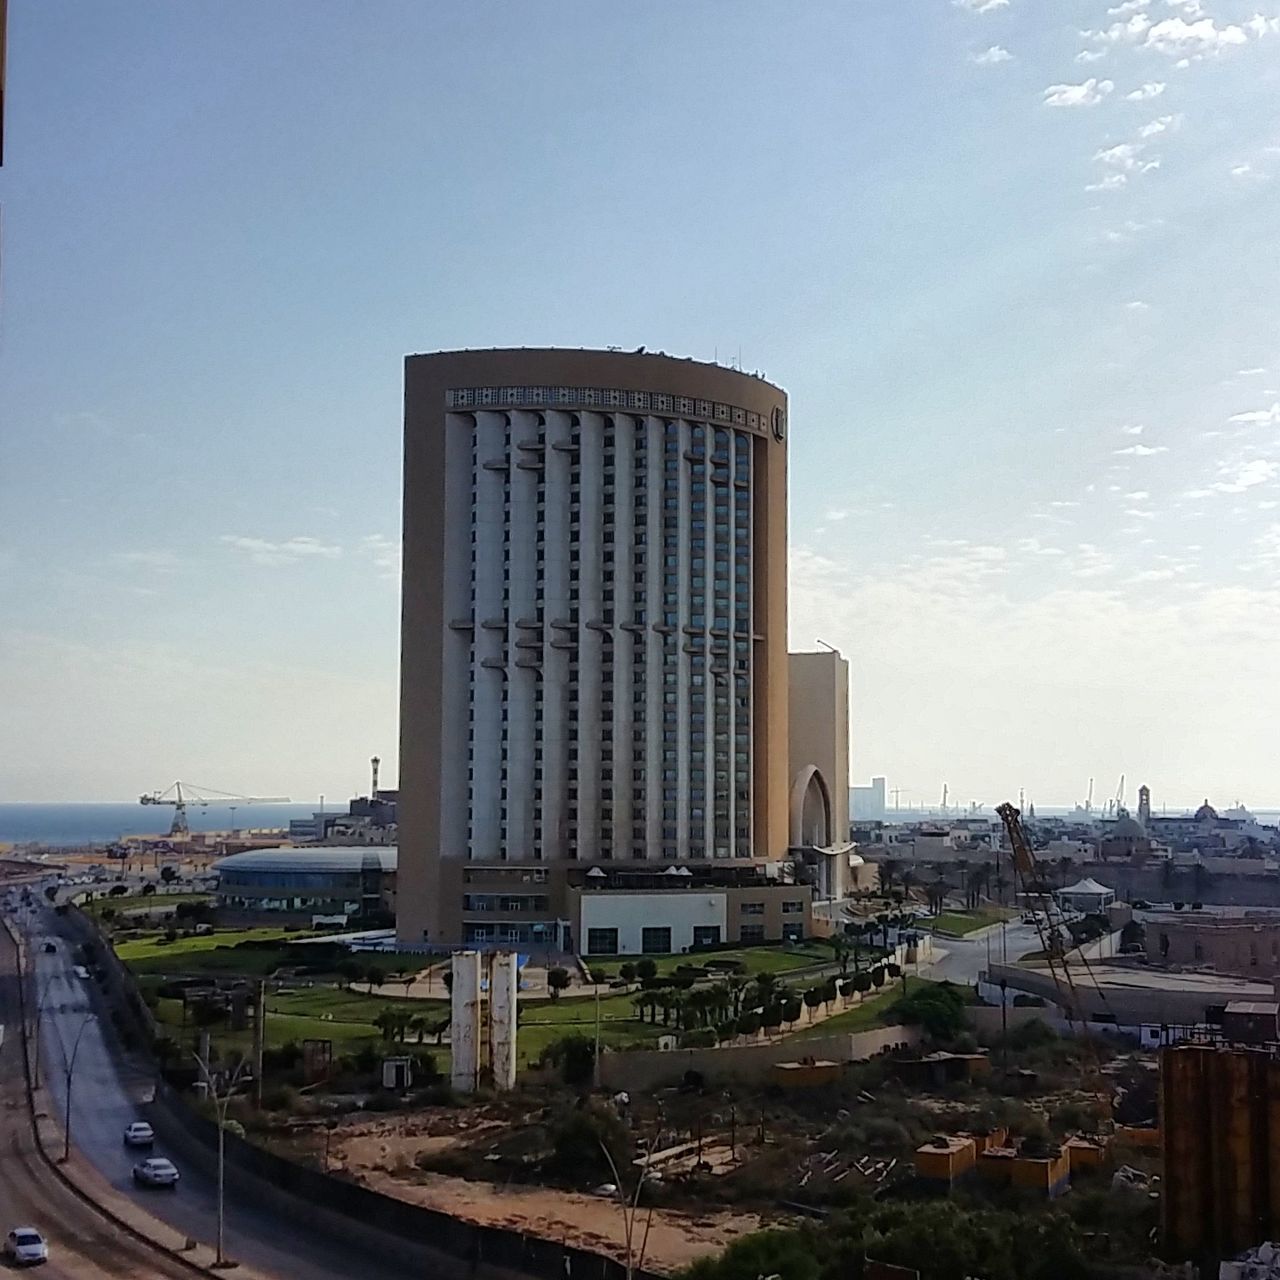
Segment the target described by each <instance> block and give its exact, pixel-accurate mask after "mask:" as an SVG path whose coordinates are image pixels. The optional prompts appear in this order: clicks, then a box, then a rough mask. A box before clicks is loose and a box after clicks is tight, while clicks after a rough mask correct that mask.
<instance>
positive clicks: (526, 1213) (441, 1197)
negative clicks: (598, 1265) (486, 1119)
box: [333, 1123, 761, 1271]
mask: <svg viewBox="0 0 1280 1280" xmlns="http://www.w3.org/2000/svg"><path fill="white" fill-rule="evenodd" d="M474 1134H475V1129H474V1128H473V1129H472V1131H471V1136H472V1137H474ZM453 1141H454V1139H453V1138H452V1137H451V1136H450V1135H445V1134H434V1135H427V1134H408V1135H405V1134H402V1133H401V1132H400V1130H399V1128H398V1126H396V1125H395V1124H394V1123H380V1124H378V1125H374V1126H370V1127H368V1128H366V1129H364V1130H362V1131H360V1132H357V1133H354V1134H352V1135H351V1136H350V1137H347V1138H345V1139H344V1140H343V1141H342V1142H341V1143H339V1142H338V1141H336V1140H335V1141H334V1143H333V1157H334V1163H335V1165H336V1164H338V1163H339V1162H341V1164H342V1165H344V1166H345V1167H346V1168H347V1169H348V1170H349V1171H350V1172H351V1173H352V1174H354V1175H355V1176H356V1177H357V1178H358V1179H359V1180H360V1181H361V1182H362V1183H364V1184H365V1185H366V1186H368V1187H371V1188H373V1189H374V1190H377V1191H381V1192H383V1193H384V1194H386V1195H391V1196H395V1197H397V1198H398V1199H400V1200H408V1201H411V1202H412V1203H414V1204H421V1205H426V1206H428V1207H429V1208H432V1209H439V1210H441V1211H442V1212H445V1213H449V1214H452V1215H453V1216H455V1217H458V1218H462V1219H464V1220H466V1221H468V1222H476V1223H482V1224H484V1225H487V1226H505V1227H511V1228H513V1229H515V1230H517V1231H526V1232H528V1233H530V1234H531V1235H539V1236H543V1237H545V1238H547V1239H552V1240H560V1241H566V1242H568V1243H570V1244H575V1245H580V1246H581V1247H583V1248H587V1249H595V1250H598V1251H599V1252H602V1253H609V1254H612V1255H613V1256H614V1257H617V1258H622V1257H623V1255H624V1251H625V1235H626V1233H625V1228H624V1224H623V1215H622V1210H621V1209H620V1207H619V1206H618V1203H617V1201H616V1200H611V1199H603V1198H601V1197H597V1196H591V1195H584V1194H582V1193H580V1192H574V1191H561V1190H559V1189H556V1188H550V1187H537V1186H527V1185H506V1186H501V1185H498V1184H495V1183H487V1182H473V1181H471V1180H469V1179H465V1178H453V1177H447V1176H445V1175H444V1174H438V1173H424V1172H420V1171H419V1170H418V1169H417V1168H416V1167H415V1166H414V1164H413V1161H414V1158H415V1157H416V1156H417V1155H418V1154H420V1153H421V1152H424V1151H439V1150H442V1149H443V1148H445V1147H447V1146H449V1145H451V1144H452V1142H453ZM646 1217H647V1213H646V1212H644V1211H642V1212H641V1213H640V1214H639V1216H638V1218H637V1225H636V1241H637V1245H636V1247H637V1249H638V1247H639V1246H638V1241H639V1239H640V1238H641V1237H642V1236H643V1233H644V1229H645V1223H646ZM760 1226H761V1221H760V1218H759V1217H758V1215H756V1214H752V1213H741V1212H725V1211H704V1212H699V1213H682V1212H680V1211H678V1210H675V1209H654V1211H653V1216H652V1220H651V1222H650V1223H649V1238H648V1243H647V1249H646V1252H645V1259H644V1262H645V1267H646V1268H647V1269H649V1270H653V1271H675V1270H678V1269H679V1268H680V1267H683V1266H686V1265H688V1263H690V1262H692V1261H693V1260H694V1259H695V1258H700V1257H702V1256H703V1255H704V1254H711V1253H718V1252H719V1251H720V1250H721V1249H723V1248H724V1247H725V1245H727V1244H729V1243H730V1242H731V1241H733V1240H736V1239H737V1238H738V1237H739V1236H744V1235H747V1234H749V1233H750V1232H752V1231H757V1230H759V1228H760Z"/></svg>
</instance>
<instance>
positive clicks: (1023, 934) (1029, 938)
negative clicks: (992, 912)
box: [925, 921, 1040, 984]
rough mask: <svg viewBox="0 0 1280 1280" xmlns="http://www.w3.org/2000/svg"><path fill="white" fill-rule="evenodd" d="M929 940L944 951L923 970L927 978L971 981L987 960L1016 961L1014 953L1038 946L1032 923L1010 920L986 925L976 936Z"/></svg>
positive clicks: (1034, 948) (976, 977)
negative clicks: (987, 927)
mask: <svg viewBox="0 0 1280 1280" xmlns="http://www.w3.org/2000/svg"><path fill="white" fill-rule="evenodd" d="M933 944H934V946H935V947H937V949H938V950H939V951H945V952H946V953H947V954H946V955H945V956H943V957H942V959H940V960H937V961H935V962H934V963H933V964H932V965H931V966H930V967H929V969H928V970H927V971H926V973H925V976H926V977H930V978H946V979H948V980H949V981H951V982H958V983H966V984H971V983H974V982H976V981H977V980H978V974H979V973H981V972H982V970H983V969H985V968H986V967H987V965H988V964H1003V963H1006V960H1005V957H1006V956H1007V957H1008V960H1007V963H1009V964H1017V962H1018V957H1019V956H1023V955H1026V953H1027V952H1028V951H1035V950H1037V949H1038V948H1039V946H1040V937H1039V935H1038V934H1037V933H1036V929H1035V925H1031V924H1023V923H1022V922H1021V921H1017V922H1012V923H1009V924H1006V925H1004V926H1003V927H1001V928H994V929H986V930H984V931H983V932H982V934H981V936H980V937H977V938H974V937H968V938H935V939H934V940H933Z"/></svg>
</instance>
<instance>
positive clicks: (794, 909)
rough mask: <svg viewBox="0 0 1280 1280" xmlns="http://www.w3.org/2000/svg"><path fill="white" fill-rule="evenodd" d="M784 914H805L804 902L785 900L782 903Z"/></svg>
mask: <svg viewBox="0 0 1280 1280" xmlns="http://www.w3.org/2000/svg"><path fill="white" fill-rule="evenodd" d="M782 914H783V915H784V916H798V915H803V914H804V903H803V902H784V903H783V904H782Z"/></svg>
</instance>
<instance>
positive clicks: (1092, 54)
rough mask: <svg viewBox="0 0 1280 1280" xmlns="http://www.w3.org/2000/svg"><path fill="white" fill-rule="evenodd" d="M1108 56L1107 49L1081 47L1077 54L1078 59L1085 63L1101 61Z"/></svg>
mask: <svg viewBox="0 0 1280 1280" xmlns="http://www.w3.org/2000/svg"><path fill="white" fill-rule="evenodd" d="M1106 56H1107V51H1106V50H1105V49H1081V50H1080V52H1079V53H1077V54H1076V61H1077V62H1084V63H1089V62H1101V61H1102V59H1103V58H1105V57H1106Z"/></svg>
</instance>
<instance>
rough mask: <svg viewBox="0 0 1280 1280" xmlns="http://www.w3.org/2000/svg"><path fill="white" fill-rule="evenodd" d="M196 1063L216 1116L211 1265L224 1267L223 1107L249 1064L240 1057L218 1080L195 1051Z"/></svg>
mask: <svg viewBox="0 0 1280 1280" xmlns="http://www.w3.org/2000/svg"><path fill="white" fill-rule="evenodd" d="M191 1056H192V1057H193V1058H194V1059H195V1060H196V1063H197V1065H198V1066H199V1067H200V1074H201V1075H202V1076H203V1077H204V1082H205V1085H206V1086H207V1087H208V1090H209V1096H210V1097H211V1098H212V1099H213V1108H214V1112H215V1114H216V1115H217V1117H218V1249H217V1257H216V1258H214V1260H213V1265H214V1266H215V1267H226V1266H228V1265H230V1264H229V1263H228V1262H227V1259H226V1256H225V1255H224V1254H223V1251H222V1238H223V1224H224V1222H225V1220H226V1196H225V1193H224V1188H225V1186H226V1164H227V1108H228V1107H229V1106H230V1105H231V1099H232V1098H233V1097H234V1096H235V1091H236V1087H237V1086H238V1085H239V1084H240V1082H241V1080H243V1079H244V1076H245V1072H246V1071H247V1069H248V1066H249V1063H248V1060H247V1059H244V1058H242V1059H241V1060H240V1062H239V1063H237V1065H236V1069H235V1070H234V1071H233V1072H232V1073H231V1074H230V1076H228V1075H227V1074H226V1073H225V1072H223V1073H221V1074H220V1076H219V1078H218V1079H215V1077H214V1074H213V1072H212V1070H210V1067H209V1063H208V1062H207V1061H206V1060H205V1059H204V1058H202V1057H201V1056H200V1055H199V1054H198V1053H194V1052H193V1053H192V1055H191ZM219 1080H220V1081H221V1084H222V1091H221V1092H219V1091H218V1083H219Z"/></svg>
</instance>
